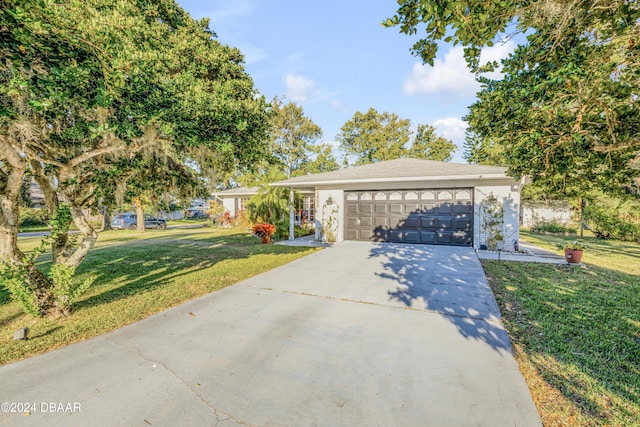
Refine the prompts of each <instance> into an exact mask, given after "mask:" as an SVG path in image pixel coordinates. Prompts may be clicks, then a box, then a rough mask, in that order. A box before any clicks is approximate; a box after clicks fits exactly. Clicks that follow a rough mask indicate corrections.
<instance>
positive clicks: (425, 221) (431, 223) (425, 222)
mask: <svg viewBox="0 0 640 427" xmlns="http://www.w3.org/2000/svg"><path fill="white" fill-rule="evenodd" d="M420 228H428V229H434V230H435V228H436V219H435V218H434V217H431V216H422V217H420Z"/></svg>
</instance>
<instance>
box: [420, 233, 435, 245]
mask: <svg viewBox="0 0 640 427" xmlns="http://www.w3.org/2000/svg"><path fill="white" fill-rule="evenodd" d="M435 242H436V233H435V232H433V231H420V243H431V244H433V243H435Z"/></svg>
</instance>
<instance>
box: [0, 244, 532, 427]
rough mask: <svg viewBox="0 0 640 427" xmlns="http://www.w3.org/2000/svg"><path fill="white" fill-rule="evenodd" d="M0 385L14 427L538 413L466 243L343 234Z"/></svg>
mask: <svg viewBox="0 0 640 427" xmlns="http://www.w3.org/2000/svg"><path fill="white" fill-rule="evenodd" d="M0 384H1V386H0V402H15V403H22V404H24V403H33V404H34V405H33V406H32V409H33V408H35V410H31V411H30V412H31V414H30V415H28V416H25V415H23V414H22V413H10V412H3V413H0V423H4V424H11V425H38V426H42V425H65V426H67V425H78V426H81V425H82V426H84V425H92V426H95V425H127V426H135V425H139V426H148V425H153V426H164V425H167V426H168V425H212V426H213V425H219V426H234V425H244V426H246V425H256V426H316V425H318V426H365V425H366V426H372V425H379V426H395V425H397V426H538V425H541V423H540V419H539V416H538V414H537V412H536V410H535V407H534V405H533V402H532V400H531V397H530V394H529V391H528V389H527V387H526V384H525V382H524V380H523V378H522V377H521V375H520V373H519V371H518V367H517V364H516V363H515V361H514V359H513V357H512V355H511V348H510V344H509V340H508V338H507V335H506V333H505V332H504V330H503V328H502V325H501V322H500V314H499V312H498V309H497V307H496V303H495V300H494V298H493V296H492V294H491V290H490V288H489V287H488V285H487V281H486V278H485V276H484V273H483V271H482V268H481V267H480V263H479V261H478V259H477V257H476V255H475V253H474V251H473V250H472V249H470V248H454V247H435V246H414V245H400V244H370V243H364V242H344V243H341V244H339V245H335V246H333V247H330V248H327V249H324V250H322V251H320V252H319V253H315V254H313V255H310V256H307V257H305V258H302V259H299V260H297V261H294V262H292V263H290V264H288V265H285V266H283V267H280V268H278V269H275V270H272V271H270V272H268V273H265V274H262V275H260V276H256V277H254V278H252V279H249V280H247V281H244V282H242V283H239V284H237V285H235V286H232V287H229V288H227V289H224V290H222V291H219V292H216V293H214V294H211V295H208V296H205V297H203V298H200V299H198V300H195V301H192V302H189V303H187V304H184V305H182V306H179V307H176V308H174V309H171V310H168V311H166V312H164V313H161V314H159V315H156V316H153V317H151V318H148V319H146V320H144V321H142V322H139V323H136V324H134V325H131V326H129V327H126V328H123V329H121V330H118V331H115V332H113V333H110V334H107V335H104V336H102V337H98V338H95V339H92V340H89V341H86V342H82V343H78V344H75V345H71V346H68V347H66V348H64V349H61V350H58V351H53V352H50V353H48V354H45V355H42V356H38V357H34V358H31V359H28V360H25V361H21V362H18V363H14V364H11V365H7V366H4V367H1V368H0ZM52 404H53V406H52ZM3 406H4V405H3ZM52 408H54V410H51V409H52ZM4 409H6V407H4V408H3V410H4Z"/></svg>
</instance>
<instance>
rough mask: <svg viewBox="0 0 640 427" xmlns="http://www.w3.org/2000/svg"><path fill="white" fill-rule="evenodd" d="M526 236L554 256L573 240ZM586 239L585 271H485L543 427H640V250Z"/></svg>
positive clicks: (516, 267) (499, 266) (512, 267)
mask: <svg viewBox="0 0 640 427" xmlns="http://www.w3.org/2000/svg"><path fill="white" fill-rule="evenodd" d="M522 235H523V238H524V239H525V240H528V241H530V242H532V243H535V244H538V245H539V246H541V247H546V248H548V249H554V250H555V243H556V242H559V241H561V240H569V239H574V238H570V237H562V238H560V237H552V236H537V235H531V234H529V233H523V234H522ZM583 240H584V241H585V242H586V243H587V244H588V245H589V248H588V249H587V250H586V251H585V253H584V257H583V262H584V263H585V264H586V266H585V267H584V268H581V267H572V268H568V267H566V266H558V265H552V264H529V263H517V262H500V261H483V266H484V268H485V271H486V273H487V276H488V277H489V281H490V283H491V286H492V288H493V291H494V293H495V295H496V298H497V300H498V304H499V306H500V309H501V311H502V314H503V318H504V322H505V326H506V328H507V330H508V331H509V334H510V336H511V339H512V342H513V344H514V349H515V352H516V358H517V360H518V363H519V365H520V369H521V371H522V372H523V374H524V376H525V378H526V380H527V383H528V385H529V388H530V390H531V394H532V396H533V398H534V401H535V402H536V405H537V407H538V411H539V412H540V414H541V416H542V419H543V422H544V424H545V425H547V426H604V425H609V426H638V425H640V245H638V244H633V243H624V242H617V241H608V240H600V241H596V240H592V239H583ZM557 252H558V253H560V251H557Z"/></svg>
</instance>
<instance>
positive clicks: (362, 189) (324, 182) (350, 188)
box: [271, 159, 522, 250]
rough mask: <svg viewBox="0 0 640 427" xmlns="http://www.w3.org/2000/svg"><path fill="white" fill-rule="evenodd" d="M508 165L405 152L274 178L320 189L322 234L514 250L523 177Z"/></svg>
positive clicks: (324, 236) (318, 207)
mask: <svg viewBox="0 0 640 427" xmlns="http://www.w3.org/2000/svg"><path fill="white" fill-rule="evenodd" d="M505 171H506V168H503V167H497V166H482V165H468V164H459V163H447V162H437V161H431V160H417V159H397V160H389V161H384V162H379V163H373V164H368V165H364V166H357V167H352V168H347V169H341V170H337V171H333V172H326V173H320V174H315V175H306V176H299V177H294V178H291V179H288V180H285V181H279V182H275V183H272V184H271V185H273V186H279V187H288V188H290V189H292V190H302V191H305V192H313V193H314V195H315V202H316V205H315V206H316V212H315V225H316V239H317V240H324V241H330V242H340V241H342V240H364V241H381V242H401V243H422V244H434V245H459V246H473V247H476V248H483V247H484V246H488V247H491V246H492V243H493V244H494V245H497V246H496V247H497V248H498V249H505V250H511V249H513V247H514V243H515V242H517V241H518V239H519V213H520V190H521V187H522V181H516V180H515V179H514V178H512V177H509V176H507V175H506V174H505Z"/></svg>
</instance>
